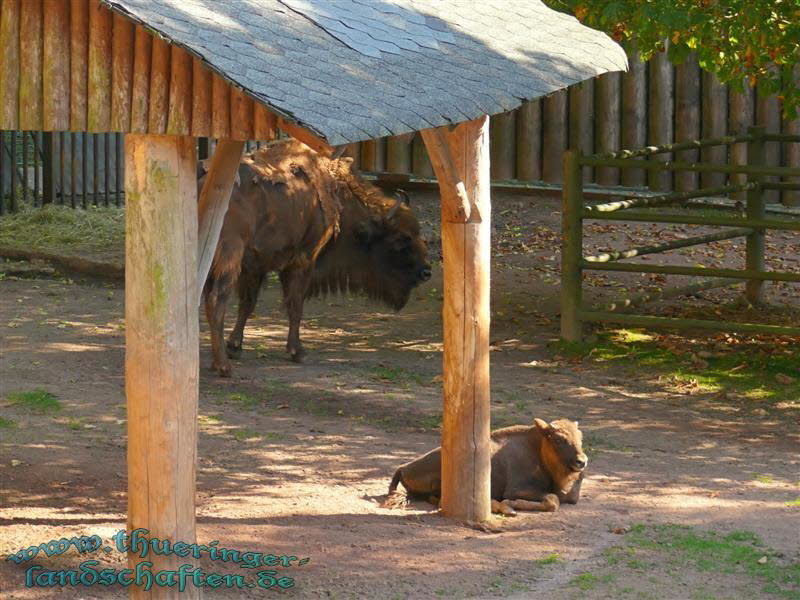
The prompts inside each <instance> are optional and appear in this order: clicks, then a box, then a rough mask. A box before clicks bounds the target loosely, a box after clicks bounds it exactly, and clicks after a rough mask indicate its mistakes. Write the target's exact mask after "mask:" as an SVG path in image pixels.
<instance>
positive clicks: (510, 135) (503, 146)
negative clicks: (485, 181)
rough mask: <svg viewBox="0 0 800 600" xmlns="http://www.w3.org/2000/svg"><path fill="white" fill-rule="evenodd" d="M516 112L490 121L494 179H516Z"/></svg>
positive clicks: (498, 115) (492, 117) (490, 145)
mask: <svg viewBox="0 0 800 600" xmlns="http://www.w3.org/2000/svg"><path fill="white" fill-rule="evenodd" d="M516 133H517V124H516V111H513V110H510V111H507V112H504V113H500V114H497V115H492V116H491V118H490V119H489V150H490V152H491V159H490V162H491V165H492V179H501V180H507V179H514V175H515V173H514V167H515V166H516V162H517V161H516V157H515V156H514V152H515V150H516V147H517V140H516Z"/></svg>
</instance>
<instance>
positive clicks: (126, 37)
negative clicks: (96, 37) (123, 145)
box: [111, 13, 136, 131]
mask: <svg viewBox="0 0 800 600" xmlns="http://www.w3.org/2000/svg"><path fill="white" fill-rule="evenodd" d="M135 35H136V27H135V26H134V24H133V23H132V22H131V21H130V19H127V18H125V17H123V16H122V15H120V14H116V13H115V14H114V39H113V40H112V42H111V128H112V129H113V130H114V131H130V128H131V91H132V89H133V57H134V49H135V42H134V39H135Z"/></svg>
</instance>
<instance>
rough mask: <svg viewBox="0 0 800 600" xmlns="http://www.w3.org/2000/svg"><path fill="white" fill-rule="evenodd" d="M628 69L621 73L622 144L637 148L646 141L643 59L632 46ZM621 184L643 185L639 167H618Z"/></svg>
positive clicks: (645, 94)
mask: <svg viewBox="0 0 800 600" xmlns="http://www.w3.org/2000/svg"><path fill="white" fill-rule="evenodd" d="M628 65H629V68H628V72H627V73H623V74H622V132H621V137H622V147H623V148H631V149H632V148H641V147H642V146H644V145H645V144H647V63H645V62H642V61H641V60H639V52H638V51H637V50H636V48H635V47H632V48H630V49H629V50H628ZM620 179H621V181H622V185H625V186H628V187H636V186H643V185H645V184H646V183H647V174H646V173H645V172H644V171H643V170H642V169H622V174H621V177H620Z"/></svg>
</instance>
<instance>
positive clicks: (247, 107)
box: [231, 87, 253, 141]
mask: <svg viewBox="0 0 800 600" xmlns="http://www.w3.org/2000/svg"><path fill="white" fill-rule="evenodd" d="M231 139H234V140H241V141H247V140H251V139H253V99H252V98H250V96H247V95H246V94H245V93H244V92H243V91H242V90H240V89H238V88H235V87H231Z"/></svg>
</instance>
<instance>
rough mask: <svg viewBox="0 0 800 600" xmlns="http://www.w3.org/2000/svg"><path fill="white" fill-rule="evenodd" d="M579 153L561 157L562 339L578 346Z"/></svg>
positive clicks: (580, 247)
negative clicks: (562, 181) (562, 182)
mask: <svg viewBox="0 0 800 600" xmlns="http://www.w3.org/2000/svg"><path fill="white" fill-rule="evenodd" d="M579 159H580V151H578V150H574V149H570V150H569V151H568V152H566V153H564V187H563V189H562V195H561V337H562V339H564V340H565V341H567V342H579V341H581V337H582V335H583V331H582V329H583V328H582V325H581V320H580V309H581V302H582V293H583V290H582V286H583V273H582V271H581V263H582V259H583V221H582V220H581V216H582V211H583V182H582V178H581V174H580V165H579V162H578V161H579Z"/></svg>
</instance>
